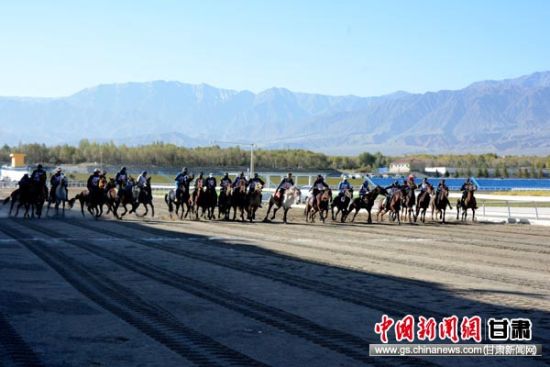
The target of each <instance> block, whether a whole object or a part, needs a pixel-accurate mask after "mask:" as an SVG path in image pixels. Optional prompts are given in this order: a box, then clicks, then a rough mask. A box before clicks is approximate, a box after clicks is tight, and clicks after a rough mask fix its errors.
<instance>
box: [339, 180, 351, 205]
mask: <svg viewBox="0 0 550 367" xmlns="http://www.w3.org/2000/svg"><path fill="white" fill-rule="evenodd" d="M338 191H340V192H339V193H338V197H339V198H340V199H342V201H343V200H344V195H345V194H346V191H350V192H353V186H351V184H350V183H349V181H348V177H347V176H346V175H342V181H341V182H340V183H339V184H338Z"/></svg>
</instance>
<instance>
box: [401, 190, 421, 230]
mask: <svg viewBox="0 0 550 367" xmlns="http://www.w3.org/2000/svg"><path fill="white" fill-rule="evenodd" d="M416 187H417V186H416V185H415V184H412V183H411V186H407V187H405V188H404V192H403V199H402V200H403V209H404V211H405V213H404V217H403V218H407V214H408V218H409V223H412V221H413V213H414V205H415V201H416V197H415V193H414V190H415V189H416Z"/></svg>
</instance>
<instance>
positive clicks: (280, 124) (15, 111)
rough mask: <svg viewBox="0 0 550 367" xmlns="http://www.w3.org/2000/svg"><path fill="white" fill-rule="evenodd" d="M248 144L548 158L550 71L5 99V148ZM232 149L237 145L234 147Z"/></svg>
mask: <svg viewBox="0 0 550 367" xmlns="http://www.w3.org/2000/svg"><path fill="white" fill-rule="evenodd" d="M82 138H87V139H90V140H96V141H111V140H112V141H114V142H116V143H126V144H129V145H137V144H147V143H151V142H154V141H163V142H167V143H175V144H178V145H184V146H190V147H192V146H200V145H211V144H218V145H225V144H226V143H225V142H250V143H256V144H257V145H258V146H259V147H263V148H305V149H311V150H314V151H321V152H325V153H330V154H343V155H345V154H356V153H359V152H363V151H371V152H373V151H381V152H383V153H385V154H402V153H453V152H454V153H467V152H469V153H481V152H495V153H499V154H550V72H538V73H534V74H530V75H526V76H522V77H519V78H516V79H507V80H501V81H482V82H477V83H474V84H471V85H469V86H468V87H466V88H464V89H460V90H442V91H437V92H427V93H421V94H413V93H406V92H396V93H393V94H389V95H384V96H379V97H357V96H327V95H320V94H307V93H295V92H291V91H289V90H287V89H284V88H271V89H268V90H265V91H263V92H260V93H257V94H255V93H252V92H250V91H235V90H228V89H220V88H215V87H212V86H209V85H206V84H201V85H191V84H185V83H180V82H171V81H154V82H146V83H125V84H105V85H99V86H96V87H93V88H88V89H84V90H82V91H80V92H78V93H76V94H73V95H71V96H68V97H61V98H28V97H0V144H5V143H7V144H9V145H16V144H17V143H19V142H22V143H30V142H40V143H46V144H48V145H52V144H59V143H69V144H76V143H78V141H79V140H80V139H82ZM229 145H232V144H229Z"/></svg>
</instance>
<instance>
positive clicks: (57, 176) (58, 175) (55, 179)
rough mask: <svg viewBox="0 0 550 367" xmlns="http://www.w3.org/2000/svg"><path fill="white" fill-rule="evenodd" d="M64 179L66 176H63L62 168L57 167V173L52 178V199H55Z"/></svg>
mask: <svg viewBox="0 0 550 367" xmlns="http://www.w3.org/2000/svg"><path fill="white" fill-rule="evenodd" d="M64 177H65V176H64V175H63V171H62V170H61V167H57V169H56V170H55V173H54V174H53V175H52V177H51V178H50V186H51V188H50V198H52V199H54V198H55V190H56V189H57V186H59V185H60V184H61V183H62V182H63V178H64Z"/></svg>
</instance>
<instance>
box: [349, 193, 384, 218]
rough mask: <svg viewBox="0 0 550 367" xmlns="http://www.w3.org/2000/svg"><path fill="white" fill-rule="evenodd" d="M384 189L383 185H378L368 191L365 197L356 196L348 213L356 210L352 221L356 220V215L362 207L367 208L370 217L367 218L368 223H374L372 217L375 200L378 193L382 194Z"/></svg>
mask: <svg viewBox="0 0 550 367" xmlns="http://www.w3.org/2000/svg"><path fill="white" fill-rule="evenodd" d="M383 191H384V189H383V188H382V187H381V186H376V187H375V188H374V189H373V190H372V191H370V192H368V193H366V194H365V195H364V196H363V197H359V198H355V199H353V201H352V202H351V204H350V207H349V211H348V214H349V213H351V212H353V211H355V212H354V213H353V217H352V218H351V221H352V222H353V221H355V217H356V216H357V213H358V212H359V210H361V209H366V210H367V213H368V214H369V217H368V219H367V223H369V224H371V223H372V217H371V210H372V207H373V205H374V202H375V200H376V198H377V197H378V195H380V194H381V193H382V192H383Z"/></svg>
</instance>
